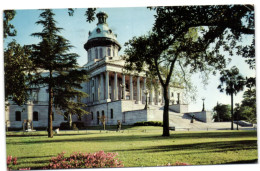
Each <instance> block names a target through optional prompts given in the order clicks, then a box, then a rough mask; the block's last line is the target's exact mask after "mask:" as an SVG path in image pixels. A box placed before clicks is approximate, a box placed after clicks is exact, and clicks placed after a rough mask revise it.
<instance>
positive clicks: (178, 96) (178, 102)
mask: <svg viewBox="0 0 260 171" xmlns="http://www.w3.org/2000/svg"><path fill="white" fill-rule="evenodd" d="M177 98H178V100H177V104H180V93H177Z"/></svg>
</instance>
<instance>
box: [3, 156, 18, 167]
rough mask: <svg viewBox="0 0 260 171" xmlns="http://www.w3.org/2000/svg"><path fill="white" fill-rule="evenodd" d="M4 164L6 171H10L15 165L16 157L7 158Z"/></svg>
mask: <svg viewBox="0 0 260 171" xmlns="http://www.w3.org/2000/svg"><path fill="white" fill-rule="evenodd" d="M6 163H7V170H11V169H12V168H13V166H14V165H17V157H13V156H7V159H6Z"/></svg>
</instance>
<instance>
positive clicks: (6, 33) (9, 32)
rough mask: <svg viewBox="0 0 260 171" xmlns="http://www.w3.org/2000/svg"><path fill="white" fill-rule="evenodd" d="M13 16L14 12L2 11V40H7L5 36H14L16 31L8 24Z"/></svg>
mask: <svg viewBox="0 0 260 171" xmlns="http://www.w3.org/2000/svg"><path fill="white" fill-rule="evenodd" d="M15 14H16V11H15V10H4V29H3V30H4V38H7V36H16V29H15V28H14V25H12V24H11V23H10V21H11V20H13V19H14V16H15Z"/></svg>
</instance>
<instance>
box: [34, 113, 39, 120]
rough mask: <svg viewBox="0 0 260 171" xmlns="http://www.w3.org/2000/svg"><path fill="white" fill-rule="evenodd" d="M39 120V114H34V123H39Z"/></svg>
mask: <svg viewBox="0 0 260 171" xmlns="http://www.w3.org/2000/svg"><path fill="white" fill-rule="evenodd" d="M38 120H39V113H38V112H33V121H38Z"/></svg>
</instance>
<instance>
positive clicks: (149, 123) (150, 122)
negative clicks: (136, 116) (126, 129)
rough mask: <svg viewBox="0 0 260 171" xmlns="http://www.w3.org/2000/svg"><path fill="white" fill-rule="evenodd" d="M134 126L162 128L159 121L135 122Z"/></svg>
mask: <svg viewBox="0 0 260 171" xmlns="http://www.w3.org/2000/svg"><path fill="white" fill-rule="evenodd" d="M134 126H163V123H162V122H161V121H142V122H136V123H135V124H134Z"/></svg>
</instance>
